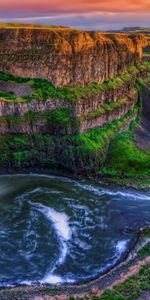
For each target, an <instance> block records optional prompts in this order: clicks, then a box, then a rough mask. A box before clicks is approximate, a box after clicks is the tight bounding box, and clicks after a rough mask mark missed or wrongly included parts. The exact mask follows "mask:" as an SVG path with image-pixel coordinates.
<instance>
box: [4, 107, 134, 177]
mask: <svg viewBox="0 0 150 300" xmlns="http://www.w3.org/2000/svg"><path fill="white" fill-rule="evenodd" d="M66 113H67V112H64V111H63V112H62V111H57V112H56V111H55V112H53V113H52V116H51V121H52V122H53V118H54V117H55V118H59V124H60V126H64V123H63V122H64V120H65V118H64V114H66ZM55 114H56V115H55ZM60 114H61V115H62V116H63V118H62V119H63V120H62V119H61V118H60ZM132 115H133V110H131V111H129V112H128V113H127V114H126V115H125V116H124V117H123V118H121V119H119V120H116V121H114V122H112V123H111V124H107V125H106V126H104V127H103V128H97V129H93V130H89V131H87V132H85V133H80V134H75V135H72V136H71V135H66V136H60V135H59V136H55V135H49V134H35V135H19V136H13V135H8V136H0V166H1V167H11V166H12V167H15V168H26V167H31V168H32V167H37V166H38V167H39V168H40V167H42V168H45V167H47V168H52V167H55V168H60V169H67V170H70V171H71V172H79V173H80V171H81V172H82V173H85V174H92V173H96V171H98V169H99V168H100V166H101V165H102V163H103V162H104V160H105V158H106V153H107V151H106V150H107V147H108V144H109V141H110V139H111V138H112V137H113V136H114V135H115V134H116V133H117V132H118V131H119V130H120V127H121V126H122V125H123V124H126V122H127V121H128V120H130V118H132ZM26 117H28V118H30V117H31V115H28V116H26ZM14 118H16V117H14ZM31 120H32V118H31ZM55 120H56V119H55ZM61 120H62V121H61ZM66 120H67V121H65V122H67V124H68V116H67V115H66ZM65 126H66V123H65Z"/></svg>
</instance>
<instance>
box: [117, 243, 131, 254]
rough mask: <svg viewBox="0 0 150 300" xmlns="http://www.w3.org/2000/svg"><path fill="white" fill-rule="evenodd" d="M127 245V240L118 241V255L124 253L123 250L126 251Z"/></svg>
mask: <svg viewBox="0 0 150 300" xmlns="http://www.w3.org/2000/svg"><path fill="white" fill-rule="evenodd" d="M127 243H128V240H122V241H118V242H117V244H116V250H117V252H119V253H120V254H122V253H123V252H125V250H126V249H127Z"/></svg>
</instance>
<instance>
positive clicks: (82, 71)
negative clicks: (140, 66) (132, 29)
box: [0, 28, 147, 87]
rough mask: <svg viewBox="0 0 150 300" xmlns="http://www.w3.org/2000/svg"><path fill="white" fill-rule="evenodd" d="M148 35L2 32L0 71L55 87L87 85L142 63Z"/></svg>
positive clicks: (68, 31) (65, 30)
mask: <svg viewBox="0 0 150 300" xmlns="http://www.w3.org/2000/svg"><path fill="white" fill-rule="evenodd" d="M146 45H147V39H146V38H145V36H144V35H131V34H110V33H100V32H92V31H82V30H73V29H66V28H64V29H63V28H57V29H54V28H47V29H38V28H37V29H36V28H1V29H0V71H3V72H8V73H10V74H13V75H15V76H21V77H30V78H32V77H35V78H43V79H46V80H48V81H50V82H52V83H53V84H54V85H55V86H58V87H63V86H66V85H69V86H76V85H82V86H84V85H86V84H88V83H91V82H99V83H101V82H103V81H104V80H106V79H108V78H113V77H114V76H116V75H119V74H121V73H123V72H125V70H126V69H127V68H128V66H129V65H131V64H135V63H139V62H140V61H141V59H142V47H144V46H146Z"/></svg>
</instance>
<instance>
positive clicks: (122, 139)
mask: <svg viewBox="0 0 150 300" xmlns="http://www.w3.org/2000/svg"><path fill="white" fill-rule="evenodd" d="M146 65H147V67H148V66H149V65H150V64H147V63H146ZM144 86H145V82H144V80H142V79H140V78H139V79H138V80H137V82H136V88H137V90H138V91H139V99H138V103H137V112H138V113H137V118H136V121H135V122H133V123H131V125H130V128H129V130H128V131H126V132H122V133H119V134H117V135H116V136H115V137H114V138H113V139H112V141H111V142H110V145H109V150H108V154H107V159H106V162H105V164H104V166H103V168H102V169H101V170H100V171H99V173H100V174H103V175H106V174H107V175H110V176H111V175H116V176H133V177H142V176H144V177H146V176H150V151H142V150H140V149H139V148H137V146H136V144H135V140H134V128H135V126H137V125H138V124H140V122H141V113H142V99H141V96H140V91H141V89H142V88H143V87H144ZM127 183H128V182H127ZM147 186H148V183H147Z"/></svg>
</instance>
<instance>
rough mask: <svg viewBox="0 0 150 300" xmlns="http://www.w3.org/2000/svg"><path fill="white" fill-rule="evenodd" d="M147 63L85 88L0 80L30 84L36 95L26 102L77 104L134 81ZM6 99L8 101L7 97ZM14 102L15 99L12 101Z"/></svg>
mask: <svg viewBox="0 0 150 300" xmlns="http://www.w3.org/2000/svg"><path fill="white" fill-rule="evenodd" d="M146 68H147V66H146V65H145V63H143V64H139V65H136V66H130V67H129V68H128V71H126V72H125V73H124V74H122V75H120V76H116V77H114V78H112V79H108V80H105V81H104V83H102V84H100V83H91V84H89V85H87V86H85V87H81V86H78V87H67V86H66V87H62V88H58V87H54V86H53V84H52V83H50V82H48V81H47V80H44V79H39V78H33V79H31V78H20V77H15V76H12V75H10V74H6V73H3V72H0V80H2V81H5V82H7V81H14V82H16V83H18V84H19V83H28V84H31V86H32V87H33V89H34V95H32V96H26V97H24V100H26V101H31V100H32V99H33V98H34V99H37V100H46V99H48V98H54V99H63V100H66V101H70V102H71V103H75V102H76V101H77V100H78V99H79V98H80V99H82V100H83V101H84V99H86V98H89V97H91V96H94V95H97V94H99V93H100V92H102V91H105V90H108V89H117V88H120V87H121V86H123V85H124V84H125V82H129V81H131V80H132V78H133V75H134V74H135V75H136V74H138V73H139V71H142V70H144V69H146ZM6 99H8V97H7V95H6ZM12 100H14V99H12Z"/></svg>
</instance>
